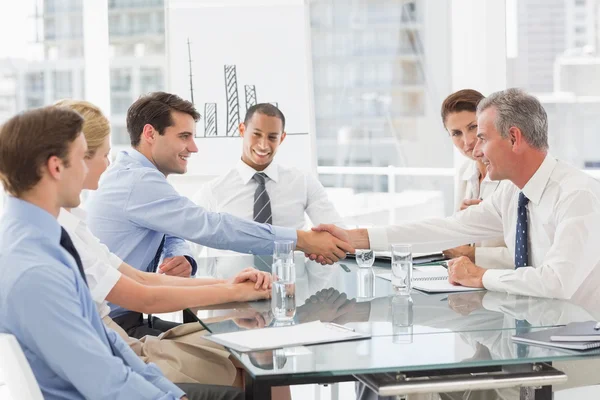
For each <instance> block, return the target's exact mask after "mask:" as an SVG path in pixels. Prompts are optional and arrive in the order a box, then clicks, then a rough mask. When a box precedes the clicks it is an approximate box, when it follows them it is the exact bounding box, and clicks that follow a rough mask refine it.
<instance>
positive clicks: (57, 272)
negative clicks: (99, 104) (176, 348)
mask: <svg viewBox="0 0 600 400" xmlns="http://www.w3.org/2000/svg"><path fill="white" fill-rule="evenodd" d="M82 124H83V118H82V117H81V116H80V115H79V114H77V113H76V112H74V111H71V110H69V109H65V108H59V107H46V108H41V109H36V110H32V111H29V112H26V113H24V114H20V115H17V116H15V117H13V118H11V119H10V120H9V121H7V122H6V123H5V124H4V125H3V126H2V128H0V180H1V181H2V184H3V186H4V188H5V190H6V191H7V192H8V193H9V194H10V196H9V198H8V199H7V202H6V207H5V212H4V215H3V216H2V220H1V223H0V333H8V334H12V335H14V336H15V337H16V338H17V340H18V342H19V344H20V346H21V348H22V349H23V352H24V353H25V356H26V358H27V360H28V362H29V364H30V366H31V368H32V370H33V373H34V375H35V377H36V379H37V382H38V384H39V386H40V389H41V391H42V393H43V395H44V398H45V399H84V398H85V399H140V400H141V399H169V400H176V399H180V398H181V399H188V397H189V399H192V400H193V399H225V398H226V399H238V398H239V399H241V398H243V396H242V394H241V393H240V392H239V391H238V390H236V389H233V388H228V387H217V386H203V385H181V386H182V387H183V388H184V390H182V388H180V387H178V386H176V385H174V384H173V383H171V382H169V381H168V380H167V379H166V378H165V377H164V376H163V375H162V374H161V372H160V370H159V369H158V368H157V367H156V366H155V365H153V364H144V363H143V362H142V361H141V360H140V359H139V358H138V357H137V356H136V355H135V354H134V353H133V351H132V350H131V349H130V348H129V346H128V345H127V344H126V343H125V342H124V341H123V340H122V339H121V338H120V337H119V336H118V335H117V334H116V333H115V332H114V331H112V330H110V329H107V328H105V327H104V324H103V323H102V320H101V319H100V316H99V315H98V312H97V311H96V306H95V304H94V302H93V300H92V298H91V295H90V292H89V290H88V287H87V282H86V281H85V276H84V275H83V268H82V266H81V259H80V258H79V255H78V254H77V251H76V250H75V247H74V246H73V243H72V242H71V239H70V238H69V235H68V234H67V233H66V231H65V230H64V229H62V228H61V227H60V225H59V224H58V222H57V220H56V218H57V216H58V214H59V210H60V208H61V207H66V208H71V207H77V206H78V205H79V195H80V192H81V189H82V187H83V181H84V178H85V176H86V174H87V167H86V164H85V162H84V157H85V153H86V149H87V145H86V142H85V137H84V136H83V135H82V134H81V127H82ZM186 391H187V392H188V395H187V396H186V394H185V392H186Z"/></svg>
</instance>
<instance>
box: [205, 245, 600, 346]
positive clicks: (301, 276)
mask: <svg viewBox="0 0 600 400" xmlns="http://www.w3.org/2000/svg"><path fill="white" fill-rule="evenodd" d="M295 264H296V275H297V278H296V315H295V317H294V322H295V323H302V322H310V321H316V320H320V321H323V322H334V323H337V324H341V325H344V326H347V327H349V328H352V329H355V330H356V331H358V332H363V333H368V334H370V335H371V336H372V337H379V336H397V335H403V334H405V333H407V332H408V330H410V334H413V335H414V334H425V333H451V332H454V333H456V332H466V331H481V330H492V331H498V330H512V329H514V328H515V325H516V323H517V321H527V322H528V323H529V324H528V326H530V327H532V328H536V327H537V328H539V327H551V326H556V325H564V324H566V323H569V322H572V321H587V320H591V319H593V317H592V316H591V315H590V314H589V313H588V312H587V311H586V310H585V309H583V308H582V307H579V306H577V305H575V304H571V303H569V302H566V301H561V300H552V299H542V298H534V297H524V296H514V295H508V294H504V293H498V292H487V291H482V292H464V293H452V294H435V295H430V294H425V293H421V292H418V291H416V290H415V291H413V293H412V294H411V296H410V299H407V298H406V296H400V295H397V294H396V292H395V291H394V289H393V288H392V285H391V283H390V282H389V281H387V280H385V279H381V278H377V277H376V275H377V274H380V273H384V272H389V268H387V269H386V268H385V267H384V265H385V264H384V265H381V264H379V265H378V266H377V267H375V268H372V269H371V268H366V269H365V268H358V266H357V265H356V262H355V261H354V260H350V261H347V262H343V263H342V264H343V267H342V266H341V265H339V264H334V265H331V266H322V265H320V264H318V263H315V262H312V261H310V260H308V259H305V257H304V255H303V254H302V253H297V254H296V255H295ZM252 265H255V266H256V267H257V268H259V269H261V270H266V271H268V270H269V269H270V266H269V261H268V258H260V259H258V258H257V257H254V256H245V255H240V256H224V257H214V258H206V259H200V260H199V262H198V275H209V276H213V277H216V278H229V277H232V276H234V275H235V274H236V273H238V272H239V271H241V270H242V269H244V268H246V267H248V266H252ZM421 268H426V267H421ZM347 271H349V272H347ZM194 311H195V312H196V315H197V316H198V318H199V319H200V320H201V321H202V323H203V325H205V327H206V328H207V329H208V330H209V331H210V332H211V333H225V332H234V331H239V330H244V329H253V328H263V327H266V326H272V325H274V324H275V322H276V321H275V320H274V319H273V315H272V312H271V305H270V301H260V302H250V303H230V304H224V305H218V306H212V307H210V310H207V309H206V308H203V309H196V310H194Z"/></svg>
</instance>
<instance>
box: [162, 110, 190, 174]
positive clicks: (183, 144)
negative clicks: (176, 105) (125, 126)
mask: <svg viewBox="0 0 600 400" xmlns="http://www.w3.org/2000/svg"><path fill="white" fill-rule="evenodd" d="M171 118H172V121H173V124H172V125H171V126H168V127H166V128H165V130H164V134H163V135H159V134H158V132H156V131H154V132H153V133H154V134H153V135H152V136H153V143H152V149H151V154H152V159H151V161H152V162H153V163H154V165H156V168H158V170H159V171H160V172H162V173H163V174H164V175H165V176H168V175H169V174H184V173H185V172H186V171H187V165H188V158H189V157H190V155H191V154H192V153H197V152H198V147H197V146H196V142H195V141H194V136H195V132H196V122H195V121H194V118H193V117H192V116H191V115H189V114H187V113H184V112H179V111H171Z"/></svg>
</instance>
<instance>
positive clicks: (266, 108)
mask: <svg viewBox="0 0 600 400" xmlns="http://www.w3.org/2000/svg"><path fill="white" fill-rule="evenodd" d="M256 113H259V114H263V115H266V116H268V117H277V118H279V119H280V120H281V126H282V130H283V131H285V116H284V115H283V113H282V112H281V110H280V109H279V108H277V107H275V106H274V105H273V104H271V103H258V104H255V105H253V106H252V107H250V108H249V109H248V111H246V116H245V117H244V125H248V124H249V123H250V121H251V120H252V117H253V116H254V114H256Z"/></svg>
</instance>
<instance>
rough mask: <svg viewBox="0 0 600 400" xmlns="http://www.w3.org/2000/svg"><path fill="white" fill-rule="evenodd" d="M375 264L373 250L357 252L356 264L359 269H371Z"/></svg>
mask: <svg viewBox="0 0 600 400" xmlns="http://www.w3.org/2000/svg"><path fill="white" fill-rule="evenodd" d="M374 262H375V253H374V252H373V250H356V264H358V266H359V268H371V267H372V266H373V263H374Z"/></svg>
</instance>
